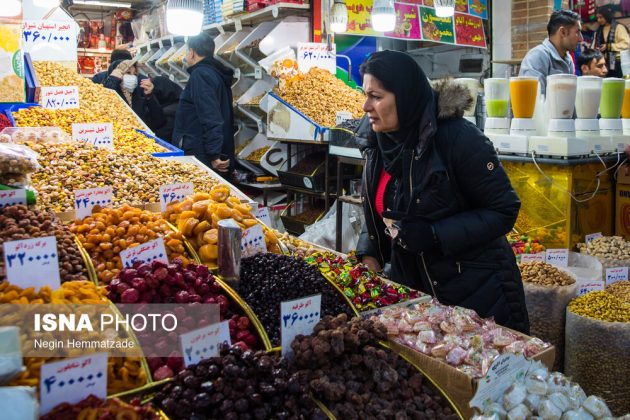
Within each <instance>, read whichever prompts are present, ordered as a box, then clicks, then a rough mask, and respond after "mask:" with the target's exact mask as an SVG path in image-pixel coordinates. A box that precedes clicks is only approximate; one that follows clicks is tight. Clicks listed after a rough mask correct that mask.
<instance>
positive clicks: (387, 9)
mask: <svg viewBox="0 0 630 420" xmlns="http://www.w3.org/2000/svg"><path fill="white" fill-rule="evenodd" d="M395 27H396V10H394V3H393V2H392V1H391V0H375V1H374V7H373V8H372V29H374V30H375V31H378V32H391V31H393V30H394V28H395Z"/></svg>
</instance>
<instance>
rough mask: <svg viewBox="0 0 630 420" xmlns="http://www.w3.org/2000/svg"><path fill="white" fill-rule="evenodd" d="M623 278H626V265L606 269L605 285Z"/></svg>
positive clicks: (623, 279)
mask: <svg viewBox="0 0 630 420" xmlns="http://www.w3.org/2000/svg"><path fill="white" fill-rule="evenodd" d="M625 280H628V267H614V268H607V269H606V286H608V285H611V284H613V283H616V282H618V281H625Z"/></svg>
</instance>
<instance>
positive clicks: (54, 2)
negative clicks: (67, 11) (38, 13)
mask: <svg viewBox="0 0 630 420" xmlns="http://www.w3.org/2000/svg"><path fill="white" fill-rule="evenodd" d="M33 5H34V6H37V7H45V8H47V9H52V8H53V7H57V6H59V0H33Z"/></svg>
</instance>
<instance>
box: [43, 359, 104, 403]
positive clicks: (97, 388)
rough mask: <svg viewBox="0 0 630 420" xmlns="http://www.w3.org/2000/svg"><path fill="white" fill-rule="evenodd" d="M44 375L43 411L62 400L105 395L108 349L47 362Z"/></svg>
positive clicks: (75, 400) (69, 401)
mask: <svg viewBox="0 0 630 420" xmlns="http://www.w3.org/2000/svg"><path fill="white" fill-rule="evenodd" d="M40 377H41V380H40V383H39V395H40V404H41V406H40V414H46V413H48V412H49V411H50V410H52V409H53V408H55V407H56V406H57V405H59V404H61V403H69V404H76V403H78V402H80V401H83V400H84V399H86V398H87V397H89V396H90V395H95V396H96V397H98V398H102V399H105V398H107V353H94V354H91V355H89V356H83V357H77V358H74V359H64V360H61V361H59V362H52V363H46V364H43V365H42V367H41V373H40Z"/></svg>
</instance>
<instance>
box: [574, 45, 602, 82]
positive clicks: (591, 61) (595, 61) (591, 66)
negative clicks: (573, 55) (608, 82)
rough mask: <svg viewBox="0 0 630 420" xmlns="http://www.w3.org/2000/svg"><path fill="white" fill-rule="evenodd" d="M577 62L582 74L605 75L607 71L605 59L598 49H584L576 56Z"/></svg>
mask: <svg viewBox="0 0 630 420" xmlns="http://www.w3.org/2000/svg"><path fill="white" fill-rule="evenodd" d="M577 63H578V68H579V69H580V72H582V76H597V77H606V74H607V73H608V68H607V67H606V59H605V58H604V55H603V54H602V53H601V52H600V51H598V50H592V49H590V48H587V49H585V50H584V51H582V53H581V54H580V55H579V56H578V59H577Z"/></svg>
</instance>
